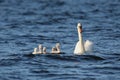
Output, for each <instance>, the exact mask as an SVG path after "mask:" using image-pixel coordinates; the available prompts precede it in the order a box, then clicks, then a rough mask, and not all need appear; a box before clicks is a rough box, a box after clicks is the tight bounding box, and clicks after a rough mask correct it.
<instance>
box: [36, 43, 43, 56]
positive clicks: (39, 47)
mask: <svg viewBox="0 0 120 80" xmlns="http://www.w3.org/2000/svg"><path fill="white" fill-rule="evenodd" d="M37 53H38V54H42V53H43V46H42V45H41V44H40V45H39V46H38V52H37Z"/></svg>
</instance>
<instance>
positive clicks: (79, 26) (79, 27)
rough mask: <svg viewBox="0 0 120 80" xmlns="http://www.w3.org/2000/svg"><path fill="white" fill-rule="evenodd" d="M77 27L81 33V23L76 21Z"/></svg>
mask: <svg viewBox="0 0 120 80" xmlns="http://www.w3.org/2000/svg"><path fill="white" fill-rule="evenodd" d="M77 28H78V30H79V32H80V33H81V32H82V24H81V23H78V25H77Z"/></svg>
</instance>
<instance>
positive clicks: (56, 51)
mask: <svg viewBox="0 0 120 80" xmlns="http://www.w3.org/2000/svg"><path fill="white" fill-rule="evenodd" d="M60 52H61V51H60V43H56V45H55V47H53V48H52V51H51V53H56V54H59V53H60Z"/></svg>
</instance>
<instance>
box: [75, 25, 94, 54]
mask: <svg viewBox="0 0 120 80" xmlns="http://www.w3.org/2000/svg"><path fill="white" fill-rule="evenodd" d="M77 30H78V38H79V41H78V42H77V44H76V46H75V49H74V54H76V55H82V54H83V53H84V52H87V51H90V50H91V46H92V42H91V41H89V40H87V41H86V42H85V44H84V43H83V37H82V25H81V23H78V25H77Z"/></svg>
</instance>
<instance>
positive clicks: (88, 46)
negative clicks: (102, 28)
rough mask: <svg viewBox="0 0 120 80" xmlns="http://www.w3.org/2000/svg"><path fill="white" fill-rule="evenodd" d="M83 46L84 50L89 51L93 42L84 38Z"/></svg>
mask: <svg viewBox="0 0 120 80" xmlns="http://www.w3.org/2000/svg"><path fill="white" fill-rule="evenodd" d="M84 47H85V51H86V52H91V51H92V47H93V42H91V41H89V40H86V42H85V43H84Z"/></svg>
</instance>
